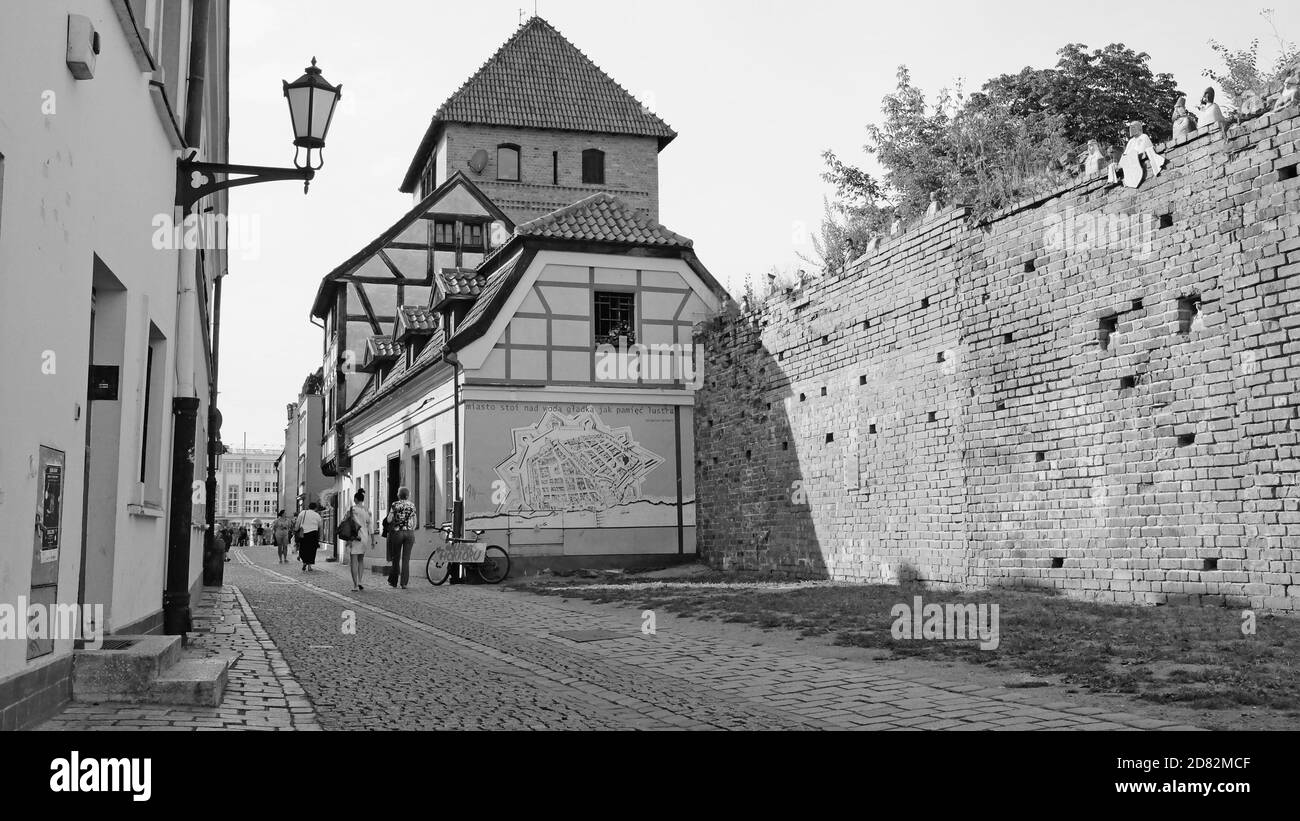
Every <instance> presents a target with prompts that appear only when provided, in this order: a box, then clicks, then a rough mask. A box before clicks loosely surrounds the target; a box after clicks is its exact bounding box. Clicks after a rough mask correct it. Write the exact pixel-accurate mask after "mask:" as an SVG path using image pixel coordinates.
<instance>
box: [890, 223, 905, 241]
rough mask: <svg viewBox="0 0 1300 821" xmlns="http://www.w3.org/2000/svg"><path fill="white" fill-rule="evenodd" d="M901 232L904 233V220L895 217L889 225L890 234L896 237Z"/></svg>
mask: <svg viewBox="0 0 1300 821" xmlns="http://www.w3.org/2000/svg"><path fill="white" fill-rule="evenodd" d="M901 233H903V221H902V220H901V219H895V220H894V222H893V223H892V224H891V225H890V226H889V235H890V236H891V237H896V236H898V235H899V234H901Z"/></svg>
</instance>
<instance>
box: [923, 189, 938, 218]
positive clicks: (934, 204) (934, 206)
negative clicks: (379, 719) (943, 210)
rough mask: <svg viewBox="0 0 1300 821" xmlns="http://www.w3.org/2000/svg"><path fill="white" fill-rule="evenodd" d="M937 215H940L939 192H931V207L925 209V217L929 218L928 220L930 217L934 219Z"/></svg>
mask: <svg viewBox="0 0 1300 821" xmlns="http://www.w3.org/2000/svg"><path fill="white" fill-rule="evenodd" d="M937 213H939V192H938V191H931V192H930V207H929V208H927V209H925V216H926V217H927V218H928V217H933V216H934V215H935V214H937Z"/></svg>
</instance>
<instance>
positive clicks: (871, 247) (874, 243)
mask: <svg viewBox="0 0 1300 821" xmlns="http://www.w3.org/2000/svg"><path fill="white" fill-rule="evenodd" d="M879 250H880V235H879V234H876V235H875V236H873V237H872V238H871V239H870V240H868V241H867V253H868V254H874V253H876V252H877V251H879Z"/></svg>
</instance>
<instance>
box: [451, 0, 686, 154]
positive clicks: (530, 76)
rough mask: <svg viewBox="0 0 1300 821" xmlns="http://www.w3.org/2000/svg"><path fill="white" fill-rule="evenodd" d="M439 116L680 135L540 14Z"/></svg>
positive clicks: (464, 120) (667, 136) (529, 125)
mask: <svg viewBox="0 0 1300 821" xmlns="http://www.w3.org/2000/svg"><path fill="white" fill-rule="evenodd" d="M435 117H436V118H437V119H440V120H444V121H451V122H461V123H476V124H482V125H508V126H517V127H526V128H549V129H562V130H566V131H595V132H601V133H605V134H635V135H640V136H647V137H659V138H661V139H663V140H665V141H666V140H671V139H672V138H673V137H676V136H677V133H676V132H675V131H673V129H672V128H671V127H669V125H668V124H667V123H665V122H664V121H663V120H662V119H660V118H659V117H658V116H656V115H655V114H654V113H652V112H651V111H650V110H649V109H647V108H646V107H645V106H644V105H642V104H641V102H640V101H638V100H637V99H636V98H635V97H633V96H632V95H631V94H630V93H628V91H627V90H626V89H624V88H623V87H622V86H621V85H619V84H618V83H617V82H615V81H614V80H613V78H611V77H610V76H609V75H608V74H606V73H605V72H604V71H601V70H600V68H599V67H598V66H597V65H596V64H595V63H593V62H592V61H591V59H590V58H589V57H587V55H585V54H583V53H582V52H581V51H580V50H579V49H578V48H577V47H576V46H574V45H573V43H571V42H569V41H568V40H567V39H566V38H565V37H564V35H562V34H560V32H558V31H556V30H555V28H554V27H552V26H551V24H550V23H548V22H546V21H545V20H543V19H542V18H540V17H534V18H532V19H531V20H529V21H528V22H527V23H525V24H524V25H523V26H521V27H520V28H519V30H518V31H516V32H515V34H514V36H512V37H511V38H510V39H509V40H507V41H506V43H505V45H503V46H501V48H500V49H499V50H498V51H497V53H496V54H494V55H492V57H491V58H489V59H488V61H487V62H486V63H484V64H483V66H482V67H481V68H480V69H479V70H478V71H477V72H475V74H474V76H472V77H470V78H469V79H468V80H466V81H465V84H464V85H462V86H461V87H460V89H459V90H458V91H456V93H455V94H453V95H451V97H450V98H448V99H447V101H446V102H445V103H443V104H442V107H441V108H439V109H438V112H437V114H436V115H435Z"/></svg>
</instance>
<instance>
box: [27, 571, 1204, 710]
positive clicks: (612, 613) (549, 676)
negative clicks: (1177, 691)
mask: <svg viewBox="0 0 1300 821" xmlns="http://www.w3.org/2000/svg"><path fill="white" fill-rule="evenodd" d="M232 556H234V558H235V561H232V562H231V563H230V564H228V565H227V570H226V583H227V587H226V588H224V589H223V590H222V591H221V593H220V595H218V596H216V597H215V598H214V597H211V596H209V597H207V601H206V603H205V606H204V608H203V609H202V611H201V612H200V613H199V614H198V615H199V619H198V620H199V625H198V626H199V627H200V629H201V630H202V632H200V633H199V635H198V637H197V639H196V640H195V642H194V644H193V646H194V648H195V649H196V650H197V651H198V652H201V653H205V654H217V653H227V654H238V660H237V661H236V662H235V663H234V665H233V667H232V671H231V684H230V687H229V690H228V692H227V695H226V697H225V700H224V701H223V703H222V705H221V706H220V707H219V708H206V709H205V708H192V707H187V708H167V707H161V706H160V707H150V706H144V705H111V704H100V705H94V704H80V703H78V704H73V705H71V706H70V707H69V708H68V709H66V710H65V711H64V713H63V714H62V715H61V716H59V717H56V718H55V719H53V720H51V721H49V722H47V723H46V725H45V726H44V729H88V728H106V729H128V728H137V729H160V728H169V729H220V728H225V729H235V728H247V729H326V730H333V729H345V730H358V729H376V730H455V729H539V730H546V729H555V730H581V729H774V730H775V729H880V730H895V729H924V730H943V729H953V730H984V729H987V730H999V729H1006V730H1012V729H1014V730H1025V729H1082V730H1117V729H1191V728H1186V727H1175V726H1174V725H1173V724H1171V723H1170V722H1168V721H1162V720H1158V719H1151V718H1143V717H1141V716H1137V715H1132V714H1125V713H1110V712H1107V711H1105V710H1101V709H1098V708H1095V707H1082V706H1078V705H1073V704H1069V703H1042V702H1041V701H1040V700H1039V699H1036V698H1035V697H1034V694H1032V693H1028V692H1023V691H1013V690H1006V689H998V688H987V687H981V686H978V685H970V684H964V683H958V682H954V681H944V680H942V679H938V678H933V677H918V676H900V675H899V674H898V673H897V671H896V670H893V669H890V668H889V666H888V665H877V664H872V663H863V662H854V661H846V660H839V659H833V658H823V657H818V656H816V655H813V654H809V653H805V652H800V651H798V650H788V649H783V648H773V647H761V646H760V647H754V646H748V645H746V644H744V643H742V642H739V641H736V640H734V639H729V638H725V637H722V636H719V635H718V634H717V633H716V631H715V630H714V629H713V628H712V627H711V626H710V625H707V624H702V623H699V624H695V623H692V624H690V625H687V624H685V623H675V624H674V626H673V627H672V628H670V629H661V630H659V631H658V632H657V634H656V635H642V634H641V632H640V625H641V622H640V616H641V614H640V612H639V611H636V610H634V609H624V610H619V609H610V608H607V607H601V606H599V605H593V604H588V603H584V602H576V601H568V602H565V601H563V600H561V599H557V598H554V597H541V596H535V595H531V594H528V593H522V592H516V591H511V590H509V589H508V588H491V587H481V586H469V585H465V586H455V587H452V586H444V587H441V588H434V587H431V586H430V585H429V584H428V583H427V582H426V581H425V580H424V579H423V578H419V577H418V576H416V575H415V573H414V570H415V568H413V578H412V584H411V587H410V588H409V589H408V590H393V589H390V588H389V587H388V586H387V584H386V583H385V581H384V580H383V578H382V577H380V576H372V577H371V579H372V584H373V586H371V585H367V587H366V589H365V590H364V591H361V592H353V591H352V590H351V582H350V580H349V579H348V578H346V576H345V573H346V570H345V568H344V567H342V566H340V565H336V564H320V565H318V572H316V573H314V574H304V573H302V572H301V571H300V569H299V567H298V566H297V565H296V564H288V565H279V564H276V563H275V560H274V555H273V553H272V552H271V551H270V550H268V549H265V548H251V549H248V550H235V551H232ZM353 619H354V621H355V633H354V634H349V633H348V632H345V630H344V626H345V622H346V621H348V620H353ZM574 631H589V632H587V633H586V634H582V633H580V632H579V633H575V632H574ZM590 631H595V632H590ZM561 634H564V635H561Z"/></svg>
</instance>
